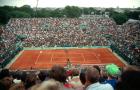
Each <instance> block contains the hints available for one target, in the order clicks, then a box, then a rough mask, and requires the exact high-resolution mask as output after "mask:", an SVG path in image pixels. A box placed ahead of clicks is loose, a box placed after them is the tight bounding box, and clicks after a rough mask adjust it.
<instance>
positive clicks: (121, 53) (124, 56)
mask: <svg viewBox="0 0 140 90" xmlns="http://www.w3.org/2000/svg"><path fill="white" fill-rule="evenodd" d="M110 48H111V49H112V51H114V52H115V53H117V54H118V55H119V56H120V57H121V58H123V59H124V60H125V61H126V62H128V63H129V64H131V63H132V60H131V59H130V58H129V57H128V56H126V55H125V54H124V53H123V52H121V51H120V50H119V48H118V47H117V46H116V45H110Z"/></svg>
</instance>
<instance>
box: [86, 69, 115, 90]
mask: <svg viewBox="0 0 140 90" xmlns="http://www.w3.org/2000/svg"><path fill="white" fill-rule="evenodd" d="M85 77H86V83H85V87H86V90H113V87H112V86H111V85H110V84H100V83H99V78H100V74H99V71H98V70H97V69H96V68H94V67H90V68H88V69H87V71H86V73H85Z"/></svg>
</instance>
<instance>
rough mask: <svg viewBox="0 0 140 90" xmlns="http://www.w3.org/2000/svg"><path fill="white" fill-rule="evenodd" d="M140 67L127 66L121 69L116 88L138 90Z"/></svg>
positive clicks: (118, 89) (139, 85)
mask: <svg viewBox="0 0 140 90" xmlns="http://www.w3.org/2000/svg"><path fill="white" fill-rule="evenodd" d="M139 81H140V69H138V68H137V67H133V66H129V67H126V68H125V70H124V71H123V73H122V75H121V77H120V81H119V82H118V84H117V88H116V90H140V84H139Z"/></svg>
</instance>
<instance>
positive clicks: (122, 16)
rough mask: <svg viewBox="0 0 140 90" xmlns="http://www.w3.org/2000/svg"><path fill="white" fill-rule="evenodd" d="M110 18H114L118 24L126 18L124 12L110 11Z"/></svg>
mask: <svg viewBox="0 0 140 90" xmlns="http://www.w3.org/2000/svg"><path fill="white" fill-rule="evenodd" d="M111 18H113V19H114V20H115V22H116V23H117V24H118V25H121V24H123V23H125V22H126V21H127V20H128V18H127V16H126V15H125V14H124V13H117V12H116V13H112V15H111Z"/></svg>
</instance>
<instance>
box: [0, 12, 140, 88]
mask: <svg viewBox="0 0 140 90" xmlns="http://www.w3.org/2000/svg"><path fill="white" fill-rule="evenodd" d="M139 30H140V22H139V21H133V22H132V21H131V22H130V21H128V22H126V23H124V24H123V25H116V23H115V22H114V21H113V20H112V19H111V18H109V17H105V16H102V15H90V16H88V17H86V15H85V16H84V18H83V17H82V18H81V17H80V18H11V19H10V20H9V22H8V23H7V24H6V26H0V68H1V69H2V70H1V71H0V90H21V89H22V90H28V89H30V90H46V89H40V88H41V87H42V86H43V85H45V87H47V86H48V85H49V83H51V84H52V83H55V86H53V84H52V85H51V84H50V85H51V87H52V88H53V89H54V90H56V88H57V89H58V88H59V84H60V86H61V87H63V89H59V90H84V89H83V86H85V87H86V84H85V82H86V81H88V79H90V77H91V78H92V76H93V77H94V75H95V77H94V78H95V81H96V80H97V81H96V83H97V84H100V85H103V87H106V86H107V88H111V89H109V90H114V89H116V88H117V89H116V90H129V89H124V87H126V86H125V85H127V84H128V86H132V87H131V88H130V90H132V89H134V90H140V89H139V83H138V84H137V83H134V82H135V81H136V80H140V78H139V75H140V70H139V69H138V68H136V67H129V66H128V65H129V64H132V65H139V63H140V60H139V59H140V57H139V56H140V55H139V53H140V49H139ZM124 67H125V68H124ZM6 68H8V69H6ZM9 70H10V71H9ZM81 74H82V75H83V76H81V77H80V75H81ZM129 75H130V76H129ZM134 75H135V76H134ZM132 76H133V77H132ZM5 77H6V79H5ZM79 77H80V78H79ZM88 77H89V78H88ZM129 77H131V78H129ZM108 78H109V79H108ZM118 78H119V79H121V80H118ZM82 79H83V80H84V79H85V81H84V82H82V81H80V80H82ZM125 80H128V81H129V82H128V81H125ZM4 81H5V82H6V81H8V82H10V84H9V86H8V85H7V86H6V84H5V83H3V82H4ZM89 81H92V80H89ZM89 81H88V82H89ZM110 81H111V82H112V81H113V82H115V84H113V85H112V83H110ZM56 83H57V84H56ZM129 83H131V85H129ZM82 84H83V85H82ZM91 84H94V83H91ZM4 85H5V86H4ZM34 85H35V86H34ZM105 85H106V86H105ZM117 85H118V87H117ZM121 85H124V86H121ZM55 87H56V88H55ZM85 87H84V88H85ZM3 88H5V89H3ZM65 88H66V89H65ZM79 88H80V89H79ZM81 88H82V89H81ZM86 88H87V87H86ZM113 88H114V89H113ZM118 88H123V89H118ZM126 88H127V87H126ZM87 90H88V89H87ZM89 90H90V89H89ZM105 90H108V89H105Z"/></svg>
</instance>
